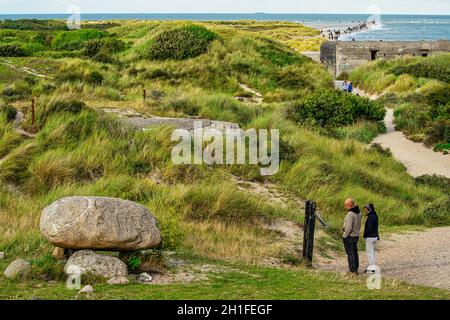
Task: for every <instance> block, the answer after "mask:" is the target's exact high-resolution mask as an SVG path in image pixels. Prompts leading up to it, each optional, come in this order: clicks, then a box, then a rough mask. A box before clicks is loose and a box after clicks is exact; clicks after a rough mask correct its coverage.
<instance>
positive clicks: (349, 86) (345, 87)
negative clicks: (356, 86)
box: [342, 80, 353, 93]
mask: <svg viewBox="0 0 450 320" xmlns="http://www.w3.org/2000/svg"><path fill="white" fill-rule="evenodd" d="M342 91H344V92H348V93H352V92H353V84H352V83H351V82H349V81H347V80H344V82H343V83H342Z"/></svg>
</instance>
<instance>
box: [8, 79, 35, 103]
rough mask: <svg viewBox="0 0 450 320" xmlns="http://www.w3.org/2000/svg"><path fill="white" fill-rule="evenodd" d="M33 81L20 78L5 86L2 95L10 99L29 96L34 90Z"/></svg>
mask: <svg viewBox="0 0 450 320" xmlns="http://www.w3.org/2000/svg"><path fill="white" fill-rule="evenodd" d="M32 85H33V83H32V82H29V81H26V80H19V81H16V82H14V83H13V84H12V85H10V86H7V87H5V88H3V90H2V95H3V96H4V97H5V98H6V99H7V100H9V101H13V100H20V99H25V98H28V97H29V96H30V94H31V91H32Z"/></svg>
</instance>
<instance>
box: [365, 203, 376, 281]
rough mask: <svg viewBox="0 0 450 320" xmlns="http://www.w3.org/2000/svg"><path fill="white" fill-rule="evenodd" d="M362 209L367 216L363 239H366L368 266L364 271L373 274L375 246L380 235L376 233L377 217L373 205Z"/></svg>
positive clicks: (374, 269)
mask: <svg viewBox="0 0 450 320" xmlns="http://www.w3.org/2000/svg"><path fill="white" fill-rule="evenodd" d="M364 209H365V211H366V214H367V220H366V225H365V228H364V239H366V252H367V260H368V262H369V266H368V268H367V270H366V271H367V273H375V272H376V261H375V245H376V243H377V241H378V240H380V235H379V233H378V215H377V213H376V211H375V207H374V205H373V204H369V205H367V206H365V207H364Z"/></svg>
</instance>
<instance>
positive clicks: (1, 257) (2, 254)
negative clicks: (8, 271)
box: [0, 252, 5, 260]
mask: <svg viewBox="0 0 450 320" xmlns="http://www.w3.org/2000/svg"><path fill="white" fill-rule="evenodd" d="M2 259H5V253H4V252H0V260H2Z"/></svg>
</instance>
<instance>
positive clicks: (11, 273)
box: [4, 259, 31, 279]
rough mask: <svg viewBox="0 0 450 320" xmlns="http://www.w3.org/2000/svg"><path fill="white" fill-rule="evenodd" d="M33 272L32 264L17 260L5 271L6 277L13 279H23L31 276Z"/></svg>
mask: <svg viewBox="0 0 450 320" xmlns="http://www.w3.org/2000/svg"><path fill="white" fill-rule="evenodd" d="M30 271H31V264H30V263H29V262H28V261H26V260H24V259H17V260H14V261H13V262H11V264H10V265H9V266H8V267H7V268H6V270H5V273H4V275H5V277H6V278H9V279H13V278H16V277H23V276H26V275H27V274H29V273H30Z"/></svg>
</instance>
